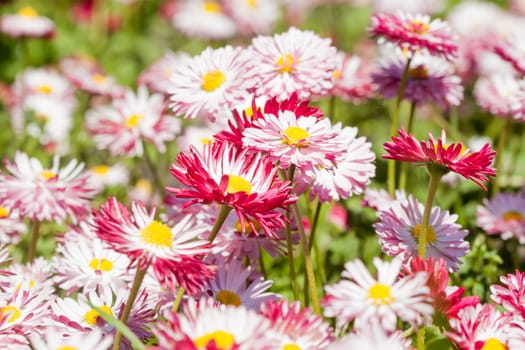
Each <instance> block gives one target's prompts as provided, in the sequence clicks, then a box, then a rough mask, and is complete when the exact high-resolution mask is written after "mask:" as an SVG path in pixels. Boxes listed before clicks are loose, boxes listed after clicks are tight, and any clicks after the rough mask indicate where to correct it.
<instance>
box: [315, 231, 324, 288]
mask: <svg viewBox="0 0 525 350" xmlns="http://www.w3.org/2000/svg"><path fill="white" fill-rule="evenodd" d="M313 251H314V254H315V263H316V265H317V271H318V274H319V279H320V280H321V283H322V284H323V285H325V284H326V282H327V280H326V273H325V270H324V266H325V264H324V262H323V255H321V252H320V250H319V242H317V241H315V242H314V245H313Z"/></svg>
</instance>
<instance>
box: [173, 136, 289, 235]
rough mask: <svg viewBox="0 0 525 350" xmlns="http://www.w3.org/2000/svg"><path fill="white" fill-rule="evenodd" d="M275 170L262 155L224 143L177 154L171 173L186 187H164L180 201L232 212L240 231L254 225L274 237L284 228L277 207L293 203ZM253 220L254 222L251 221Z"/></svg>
mask: <svg viewBox="0 0 525 350" xmlns="http://www.w3.org/2000/svg"><path fill="white" fill-rule="evenodd" d="M276 171H277V168H274V166H273V163H272V162H271V161H270V160H269V159H268V158H266V157H264V156H263V155H262V154H261V153H253V152H249V151H248V150H240V149H238V148H236V147H235V146H232V145H231V144H228V143H225V142H214V143H211V144H207V145H204V147H203V149H202V152H200V151H198V150H196V149H195V148H193V147H192V148H191V149H190V151H189V152H182V153H180V154H179V155H178V157H177V160H176V162H175V163H173V164H172V165H171V173H172V175H173V176H174V177H175V178H177V180H179V181H180V182H181V183H182V184H183V185H185V186H187V187H189V188H167V190H168V191H169V192H172V193H174V194H175V195H176V196H177V197H179V198H192V200H191V201H190V202H189V203H187V204H186V206H188V205H191V204H194V203H205V204H209V203H213V202H216V203H220V204H224V205H227V206H229V207H230V208H232V209H234V210H235V212H236V213H237V216H238V217H239V220H240V222H241V226H242V229H243V230H244V228H245V225H249V226H250V227H251V229H252V231H253V232H257V229H256V227H255V224H254V223H255V222H257V223H259V225H261V227H262V229H263V230H264V232H265V234H266V235H267V236H271V237H276V234H275V232H274V231H275V228H277V227H284V224H285V219H284V217H283V214H282V212H281V211H279V210H277V209H279V208H283V209H284V208H285V207H286V206H287V205H289V204H291V203H294V202H295V201H296V198H295V197H294V196H293V195H291V194H290V185H289V183H288V182H282V181H279V180H278V178H277V176H276ZM252 219H253V220H252Z"/></svg>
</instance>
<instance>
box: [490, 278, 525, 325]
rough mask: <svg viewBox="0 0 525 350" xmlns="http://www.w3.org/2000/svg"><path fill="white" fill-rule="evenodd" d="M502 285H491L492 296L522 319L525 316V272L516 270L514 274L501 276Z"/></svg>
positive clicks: (497, 302) (495, 300)
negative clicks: (524, 301) (524, 299)
mask: <svg viewBox="0 0 525 350" xmlns="http://www.w3.org/2000/svg"><path fill="white" fill-rule="evenodd" d="M499 280H500V281H501V283H502V284H503V286H502V285H499V284H493V285H491V286H490V293H491V294H490V298H491V299H492V300H493V301H494V302H495V303H496V304H498V305H501V306H502V307H503V308H504V309H505V310H507V311H510V312H512V313H513V314H516V315H517V316H519V317H521V318H522V319H523V318H525V305H524V304H523V295H525V273H523V272H521V271H518V270H516V272H515V273H514V274H511V273H509V274H507V275H505V276H501V277H500V278H499Z"/></svg>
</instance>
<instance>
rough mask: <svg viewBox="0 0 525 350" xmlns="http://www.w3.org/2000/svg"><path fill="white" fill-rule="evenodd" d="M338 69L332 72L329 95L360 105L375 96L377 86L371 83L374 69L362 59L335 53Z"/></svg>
mask: <svg viewBox="0 0 525 350" xmlns="http://www.w3.org/2000/svg"><path fill="white" fill-rule="evenodd" d="M337 60H338V68H337V69H336V70H335V71H334V73H333V75H334V88H333V89H332V92H331V94H332V95H334V96H337V97H339V98H341V99H342V100H343V101H348V102H351V103H353V104H358V103H362V102H364V101H366V100H368V99H370V98H372V97H373V96H374V95H375V92H376V89H377V86H376V85H375V84H374V82H373V81H372V73H373V71H374V70H375V67H374V66H373V65H372V64H371V63H370V62H368V61H366V60H365V59H364V58H361V57H359V56H356V55H348V54H346V53H344V52H338V53H337Z"/></svg>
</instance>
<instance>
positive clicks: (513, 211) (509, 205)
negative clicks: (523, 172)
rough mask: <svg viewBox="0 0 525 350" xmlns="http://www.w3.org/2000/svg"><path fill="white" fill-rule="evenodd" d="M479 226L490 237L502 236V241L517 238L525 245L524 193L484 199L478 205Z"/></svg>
mask: <svg viewBox="0 0 525 350" xmlns="http://www.w3.org/2000/svg"><path fill="white" fill-rule="evenodd" d="M476 223H477V226H479V227H481V228H482V229H483V230H484V231H485V232H486V233H488V234H489V235H497V234H499V235H501V238H502V239H509V238H512V237H515V238H516V239H517V240H518V241H519V242H520V243H521V244H523V243H525V196H524V195H523V194H522V193H515V194H513V193H498V194H496V195H495V196H494V197H493V198H492V199H490V200H488V199H484V200H483V206H481V205H478V207H477V213H476Z"/></svg>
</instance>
